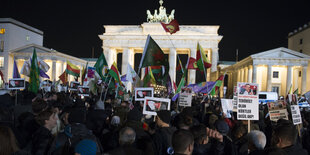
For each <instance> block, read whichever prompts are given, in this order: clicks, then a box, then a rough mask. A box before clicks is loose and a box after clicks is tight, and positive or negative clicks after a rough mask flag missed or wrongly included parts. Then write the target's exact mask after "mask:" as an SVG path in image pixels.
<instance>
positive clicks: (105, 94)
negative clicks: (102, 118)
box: [103, 77, 112, 104]
mask: <svg viewBox="0 0 310 155" xmlns="http://www.w3.org/2000/svg"><path fill="white" fill-rule="evenodd" d="M111 80H112V77H111V78H110V80H109V83H108V87H107V90H106V91H105V93H104V98H103V104H104V102H105V98H106V96H107V93H108V90H109V85H110V82H111Z"/></svg>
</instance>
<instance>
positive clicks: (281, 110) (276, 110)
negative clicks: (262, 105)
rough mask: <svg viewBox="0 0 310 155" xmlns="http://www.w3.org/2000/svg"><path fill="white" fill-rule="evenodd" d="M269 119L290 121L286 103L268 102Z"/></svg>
mask: <svg viewBox="0 0 310 155" xmlns="http://www.w3.org/2000/svg"><path fill="white" fill-rule="evenodd" d="M267 105H268V110H269V117H270V120H271V121H275V122H276V121H278V120H279V119H286V120H288V113H287V110H286V103H285V102H284V101H282V100H280V101H276V102H267Z"/></svg>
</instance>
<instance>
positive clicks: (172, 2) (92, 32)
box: [0, 0, 310, 60]
mask: <svg viewBox="0 0 310 155" xmlns="http://www.w3.org/2000/svg"><path fill="white" fill-rule="evenodd" d="M0 5H1V7H0V8H1V9H0V17H10V18H14V19H16V20H19V21H21V22H23V23H25V24H28V25H30V26H33V27H35V28H37V29H40V30H42V31H43V32H44V46H45V47H48V48H53V49H56V50H58V51H60V52H63V53H67V54H70V55H73V56H76V57H91V49H92V47H94V49H95V57H98V56H99V55H100V53H101V52H102V48H101V45H102V42H101V41H100V39H99V37H98V35H99V34H102V33H103V32H104V28H103V25H140V24H142V23H143V22H145V21H146V10H147V9H149V10H151V12H152V13H153V11H154V9H158V7H159V3H158V0H127V1H124V0H122V1H121V0H110V1H107V0H105V1H104V0H101V1H97V0H92V1H80V0H75V1H73V0H63V1H58V0H53V1H48V0H37V1H34V0H25V1H17V0H4V2H3V1H2V2H1V4H0ZM164 6H165V7H166V9H167V13H170V11H171V10H172V9H175V10H176V12H175V19H177V20H178V22H179V23H180V25H220V30H219V34H220V35H223V36H224V37H223V39H222V41H221V42H220V45H219V49H220V60H235V51H236V49H237V48H238V49H239V60H240V59H242V58H245V57H247V56H249V55H250V54H253V53H256V52H261V51H265V50H269V49H272V48H277V47H287V34H288V33H289V32H291V31H293V30H294V29H297V28H298V27H300V26H303V25H304V24H306V23H308V22H310V9H309V6H310V1H309V0H304V1H301V0H295V1H286V0H281V1H277V0H268V1H267V0H250V1H249V0H243V1H242V0H234V1H233V0H213V1H210V0H187V1H185V0H183V1H180V0H164Z"/></svg>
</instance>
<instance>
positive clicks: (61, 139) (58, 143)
mask: <svg viewBox="0 0 310 155" xmlns="http://www.w3.org/2000/svg"><path fill="white" fill-rule="evenodd" d="M68 128H70V129H68V130H66V129H65V131H64V132H61V133H59V134H58V135H57V137H56V138H55V140H54V141H53V143H52V145H51V147H50V149H49V154H60V153H61V152H63V151H64V150H63V149H66V148H64V146H65V145H66V144H68V142H69V139H70V142H71V146H70V148H68V150H71V151H72V150H73V149H74V147H75V146H76V145H77V144H78V142H79V141H81V140H83V139H86V138H87V139H91V140H93V141H95V142H96V144H97V148H98V149H97V152H98V153H101V152H102V147H101V144H100V142H99V141H98V140H97V138H96V136H95V135H93V133H92V132H91V130H89V129H87V128H86V126H85V125H84V124H80V123H73V124H72V125H71V126H68ZM70 130H71V132H70ZM66 146H68V145H66Z"/></svg>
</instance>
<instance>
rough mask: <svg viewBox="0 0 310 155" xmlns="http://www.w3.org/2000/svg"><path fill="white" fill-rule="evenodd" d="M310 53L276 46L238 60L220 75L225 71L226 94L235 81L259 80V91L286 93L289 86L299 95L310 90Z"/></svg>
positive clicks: (231, 88) (223, 69) (251, 81)
mask: <svg viewBox="0 0 310 155" xmlns="http://www.w3.org/2000/svg"><path fill="white" fill-rule="evenodd" d="M309 61H310V56H308V55H306V54H303V53H300V52H297V51H293V50H290V49H287V48H283V47H281V48H276V49H272V50H268V51H264V52H260V53H257V54H253V55H250V56H249V57H247V58H245V59H243V60H241V61H239V62H238V63H236V64H234V65H231V66H228V67H225V68H222V69H221V71H220V72H221V74H224V73H226V75H227V77H226V78H227V80H226V84H225V85H226V86H227V95H226V96H230V95H232V93H233V88H234V86H236V85H237V82H249V83H258V84H259V91H273V92H278V94H279V95H282V96H285V95H286V94H287V92H288V89H289V88H290V86H291V85H292V89H293V90H296V89H297V88H298V93H299V94H304V93H306V92H307V91H309V90H310V79H309V78H307V77H310V70H309V69H310V66H309V65H310V63H309Z"/></svg>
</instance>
